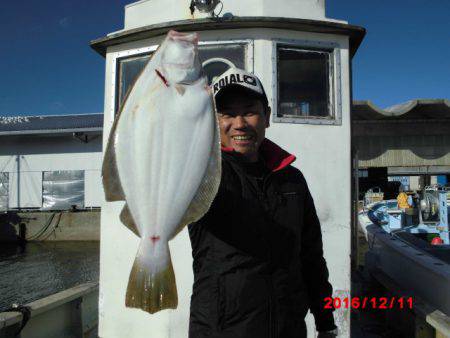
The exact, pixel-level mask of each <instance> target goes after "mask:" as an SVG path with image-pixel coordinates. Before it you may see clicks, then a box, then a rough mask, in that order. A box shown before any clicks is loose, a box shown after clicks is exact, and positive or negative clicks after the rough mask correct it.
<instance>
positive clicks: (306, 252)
mask: <svg viewBox="0 0 450 338" xmlns="http://www.w3.org/2000/svg"><path fill="white" fill-rule="evenodd" d="M305 190H306V192H305V199H304V205H303V208H304V223H303V231H302V236H301V252H300V255H301V261H302V275H303V279H304V281H305V283H306V288H307V291H308V298H309V307H310V311H311V313H312V314H313V315H314V320H315V323H316V330H317V331H327V330H333V329H335V328H336V326H335V324H334V318H333V310H332V309H325V302H324V298H325V297H331V295H332V292H333V288H332V286H331V284H330V283H329V282H328V269H327V264H326V262H325V259H324V257H323V249H322V233H321V229H320V222H319V219H318V217H317V213H316V209H315V206H314V201H313V198H312V196H311V193H310V191H309V189H308V186H307V184H306V181H305Z"/></svg>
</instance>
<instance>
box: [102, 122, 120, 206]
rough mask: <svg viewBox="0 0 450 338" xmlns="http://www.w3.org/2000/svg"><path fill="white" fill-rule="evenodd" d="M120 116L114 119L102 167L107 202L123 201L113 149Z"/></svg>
mask: <svg viewBox="0 0 450 338" xmlns="http://www.w3.org/2000/svg"><path fill="white" fill-rule="evenodd" d="M120 115H121V113H119V115H118V116H117V117H116V119H115V120H114V123H113V126H112V128H111V133H110V134H109V138H108V144H107V145H106V150H105V156H104V158H103V165H102V181H103V189H104V190H105V198H106V200H107V201H108V202H112V201H123V200H125V194H124V193H123V189H122V185H121V183H120V178H119V172H118V170H117V162H116V150H115V147H114V138H115V135H116V128H117V121H119V118H120Z"/></svg>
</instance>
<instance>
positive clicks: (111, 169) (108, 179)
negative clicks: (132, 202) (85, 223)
mask: <svg viewBox="0 0 450 338" xmlns="http://www.w3.org/2000/svg"><path fill="white" fill-rule="evenodd" d="M160 47H161V45H160V46H158V48H157V49H156V51H155V52H154V53H153V54H152V55H151V56H150V58H149V59H148V60H147V61H146V63H145V66H144V67H142V69H141V71H140V72H139V74H138V75H137V76H136V77H135V79H134V80H133V83H132V84H131V85H130V86H129V88H128V90H127V92H126V94H125V96H124V98H123V100H122V104H121V105H120V107H119V110H118V113H117V115H116V116H115V118H114V122H113V125H112V127H111V131H110V134H109V138H108V143H107V145H106V150H105V156H104V157H103V165H102V180H103V188H104V190H105V198H106V200H107V201H108V202H113V201H124V200H125V194H124V192H123V189H122V185H121V183H120V178H119V174H118V170H117V162H116V151H115V147H114V139H115V135H116V129H117V124H118V121H119V120H120V117H121V116H122V112H123V110H124V107H125V103H126V102H127V101H128V98H129V96H130V93H131V90H132V89H133V88H134V85H135V84H136V82H137V80H138V79H139V78H140V77H141V76H142V74H143V73H144V71H145V69H146V68H147V65H148V64H149V63H150V62H151V61H152V60H153V58H154V56H155V55H157V51H158V50H159V49H160Z"/></svg>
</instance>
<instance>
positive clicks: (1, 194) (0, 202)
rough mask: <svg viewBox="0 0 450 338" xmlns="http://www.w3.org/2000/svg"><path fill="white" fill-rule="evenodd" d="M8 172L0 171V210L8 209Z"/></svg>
mask: <svg viewBox="0 0 450 338" xmlns="http://www.w3.org/2000/svg"><path fill="white" fill-rule="evenodd" d="M8 198H9V173H2V172H0V212H3V211H7V210H8Z"/></svg>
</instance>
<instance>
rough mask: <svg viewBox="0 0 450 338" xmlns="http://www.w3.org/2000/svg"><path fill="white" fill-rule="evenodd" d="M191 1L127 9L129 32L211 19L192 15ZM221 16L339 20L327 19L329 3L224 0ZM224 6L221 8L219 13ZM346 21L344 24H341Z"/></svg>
mask: <svg viewBox="0 0 450 338" xmlns="http://www.w3.org/2000/svg"><path fill="white" fill-rule="evenodd" d="M190 3H191V0H143V1H138V2H134V3H131V4H129V5H127V6H125V29H126V30H128V29H132V28H137V27H142V26H147V25H154V24H159V23H165V22H170V21H178V20H189V19H197V18H204V17H208V16H209V14H205V13H200V12H198V11H197V10H196V11H195V12H194V15H191V11H190V9H189V5H190ZM222 3H223V9H222V11H221V13H220V15H219V16H223V15H224V14H230V13H231V14H233V15H235V16H267V17H291V18H302V19H314V20H322V21H337V20H332V19H328V18H326V17H325V0H301V1H299V0H279V1H273V0H245V1H242V0H224V1H222ZM220 7H221V5H220V4H219V5H218V6H217V10H216V13H219V11H220ZM341 22H342V21H341Z"/></svg>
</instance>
